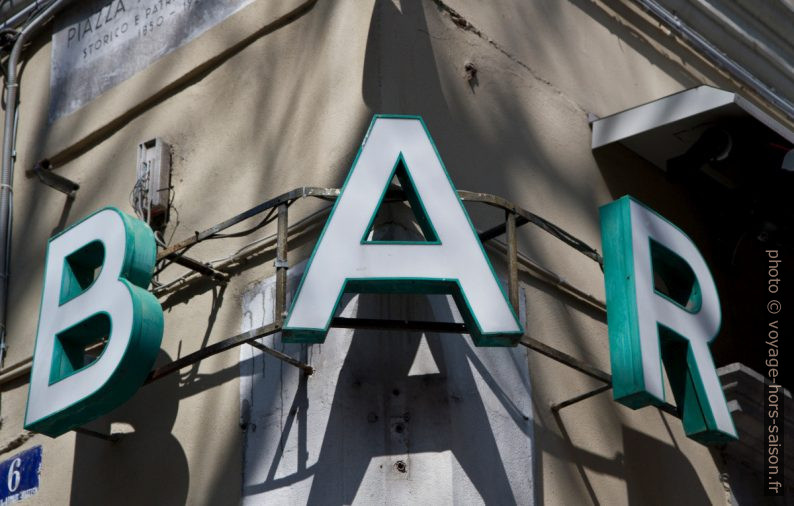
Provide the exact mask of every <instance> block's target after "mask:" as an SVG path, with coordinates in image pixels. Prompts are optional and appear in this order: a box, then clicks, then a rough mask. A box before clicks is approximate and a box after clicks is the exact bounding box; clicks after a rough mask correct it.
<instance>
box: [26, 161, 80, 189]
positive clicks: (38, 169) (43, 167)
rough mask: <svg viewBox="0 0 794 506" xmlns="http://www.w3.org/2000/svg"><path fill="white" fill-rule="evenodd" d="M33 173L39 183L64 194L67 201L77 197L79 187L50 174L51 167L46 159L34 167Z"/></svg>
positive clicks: (61, 177)
mask: <svg viewBox="0 0 794 506" xmlns="http://www.w3.org/2000/svg"><path fill="white" fill-rule="evenodd" d="M33 172H34V173H35V174H36V175H37V176H38V178H39V181H41V182H42V183H44V184H46V185H47V186H49V187H50V188H54V189H56V190H58V191H59V192H61V193H63V194H65V195H66V196H67V197H68V198H69V199H74V198H75V196H76V195H77V190H79V189H80V185H79V184H77V183H75V182H74V181H72V180H71V179H67V178H65V177H63V176H61V175H60V174H56V173H54V172H52V165H51V164H50V161H49V160H47V159H44V160H41V161H40V162H38V163H37V164H36V165H34V166H33Z"/></svg>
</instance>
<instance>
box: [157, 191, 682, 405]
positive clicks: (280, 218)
mask: <svg viewBox="0 0 794 506" xmlns="http://www.w3.org/2000/svg"><path fill="white" fill-rule="evenodd" d="M339 195H340V190H338V189H336V188H318V187H308V186H307V187H300V188H296V189H294V190H292V191H289V192H287V193H284V194H282V195H279V196H278V197H275V198H273V199H270V200H268V201H266V202H263V203H261V204H259V205H257V206H255V207H253V208H251V209H249V210H247V211H245V212H243V213H240V214H238V215H236V216H233V217H232V218H229V219H228V220H226V221H223V222H221V223H218V224H217V225H214V226H213V227H210V228H208V229H206V230H204V231H202V232H196V233H195V234H194V235H192V236H190V237H188V238H186V239H184V240H182V241H180V242H178V243H177V244H174V245H173V246H170V247H167V248H165V249H163V250H162V251H160V252H159V253H158V255H157V259H158V260H165V261H171V262H174V263H179V264H181V265H184V266H186V267H189V268H192V269H194V270H196V271H197V272H200V273H202V274H205V275H208V276H210V277H212V278H213V279H216V280H218V281H222V280H223V281H225V280H227V279H228V274H226V273H224V272H223V271H220V270H217V269H214V268H213V267H212V266H210V265H209V264H205V263H203V262H200V261H198V260H194V259H191V258H188V257H185V255H184V252H185V251H186V250H187V248H189V247H191V246H193V245H195V244H197V243H199V242H201V241H204V240H208V239H212V238H214V237H222V236H221V235H219V233H220V232H221V231H223V230H225V229H227V228H230V227H232V226H234V225H237V224H238V223H241V222H242V221H244V220H247V219H249V218H252V217H254V216H256V215H258V214H261V213H264V212H266V211H269V212H270V213H272V212H273V211H274V210H275V211H276V212H277V231H276V258H275V261H274V265H275V268H276V300H275V308H274V309H275V311H274V314H275V321H274V322H273V323H271V324H269V325H265V326H263V327H259V328H256V329H253V330H249V331H247V332H243V333H241V334H238V335H235V336H232V337H230V338H227V339H225V340H223V341H220V342H218V343H215V344H212V345H210V346H207V347H205V348H202V349H201V350H198V351H196V352H194V353H191V354H189V355H186V356H184V357H182V358H180V359H177V360H174V361H173V362H171V363H169V364H166V365H163V366H161V367H158V368H156V369H154V370H153V371H152V372H151V373H150V374H149V377H148V378H147V380H146V383H151V382H152V381H156V380H158V379H160V378H163V377H165V376H167V375H169V374H171V373H173V372H175V371H177V370H179V369H181V368H183V367H187V366H189V365H192V364H194V363H196V362H199V361H201V360H203V359H205V358H207V357H210V356H213V355H215V354H218V353H221V352H223V351H226V350H229V349H231V348H234V347H236V346H239V345H241V344H250V345H251V346H254V347H255V348H257V349H259V350H262V351H263V352H265V353H268V354H270V355H272V356H274V357H276V358H278V359H279V360H282V361H284V362H285V363H287V364H290V365H292V366H295V367H297V368H299V369H301V370H302V371H304V373H306V374H307V375H310V374H312V373H313V372H314V369H313V368H312V367H311V366H310V365H308V364H304V363H302V362H300V361H298V360H296V359H294V358H292V357H290V356H289V355H286V354H284V353H281V352H279V351H276V350H273V349H272V348H268V347H267V346H264V345H263V344H261V343H259V342H258V341H257V340H258V339H259V338H261V337H264V336H267V335H271V334H274V333H276V332H280V331H281V329H282V328H283V325H284V320H285V318H286V308H287V306H286V298H287V270H288V268H289V263H288V259H287V253H288V245H287V238H288V234H289V225H288V211H287V209H288V206H289V205H290V204H292V202H294V201H296V200H298V199H301V198H304V197H314V198H320V199H325V200H334V199H336V198H337V197H338V196H339ZM458 196H459V198H460V199H461V200H462V201H467V202H480V203H484V204H487V205H490V206H492V207H497V208H501V209H503V210H504V213H505V220H504V222H503V223H500V224H498V225H496V226H494V227H492V228H490V229H487V230H485V231H483V232H481V233H479V238H480V240H481V241H483V242H485V241H489V240H491V239H495V238H496V237H499V236H501V235H502V234H504V235H505V239H506V242H507V247H506V251H505V254H506V257H507V271H508V272H507V293H508V299H509V301H510V305H511V306H512V307H513V309H514V310H515V311H516V312H518V310H519V307H518V305H519V296H518V290H519V282H518V246H517V228H518V227H521V226H523V225H525V224H527V223H532V224H533V225H535V226H537V227H539V228H540V229H541V230H543V231H545V232H547V233H549V234H551V235H553V236H554V237H556V238H558V239H559V240H561V241H563V242H564V243H566V244H567V245H569V246H571V247H573V248H574V249H576V250H577V251H579V252H580V253H582V254H583V255H585V256H586V257H588V258H590V259H591V260H593V261H595V262H596V263H597V264H598V265H599V266H603V259H602V257H601V255H599V254H598V252H597V251H596V250H595V249H594V248H592V247H590V246H588V245H587V244H585V243H584V242H582V241H581V240H579V239H578V238H576V237H574V236H573V235H571V234H569V233H568V232H566V231H565V230H563V229H562V228H560V227H558V226H557V225H554V224H553V223H551V222H549V221H547V220H545V219H543V218H541V217H540V216H537V215H535V214H533V213H531V212H529V211H527V210H526V209H523V208H521V207H519V206H517V205H515V204H513V203H512V202H509V201H508V200H506V199H504V198H502V197H498V196H495V195H490V194H485V193H475V192H468V191H458ZM386 197H387V198H388V199H391V200H405V194H404V193H403V192H402V191H401V190H399V189H396V188H395V189H390V190H389V191H388V192H387V195H386ZM269 216H270V214H268V215H267V216H266V219H265V220H264V221H263V222H262V223H263V224H265V223H267V222H268V217H269ZM256 228H258V227H256ZM252 230H254V229H252ZM331 327H333V328H348V329H374V330H400V331H416V332H436V333H453V334H468V333H469V332H468V330H467V328H466V326H465V325H464V324H463V323H456V322H433V321H409V320H387V319H372V318H343V317H336V318H333V319H332V320H331ZM519 343H520V344H522V345H524V346H526V347H528V348H530V349H532V350H535V351H537V352H539V353H541V354H543V355H546V356H547V357H550V358H552V359H554V360H556V361H558V362H560V363H562V364H565V365H567V366H568V367H571V368H573V369H576V370H577V371H579V372H582V373H584V374H586V375H588V376H590V377H592V378H595V379H597V380H599V381H602V382H604V383H605V385H603V386H601V387H599V388H597V389H596V390H593V391H592V392H587V393H585V394H582V395H579V396H576V397H574V398H572V399H568V400H566V401H563V402H560V403H557V404H555V405H553V406H552V410H554V411H555V412H556V411H559V410H560V409H562V408H564V407H566V406H570V405H571V404H574V403H576V402H579V401H581V400H584V399H587V398H589V397H592V396H594V395H597V394H599V393H601V392H604V391H606V390H608V389H609V388H611V385H612V377H611V376H610V375H609V374H607V373H605V372H603V371H601V370H599V369H597V368H595V367H593V366H591V365H589V364H586V363H584V362H582V361H580V360H578V359H576V358H575V357H572V356H571V355H568V354H566V353H563V352H561V351H559V350H557V349H556V348H553V347H551V346H548V345H546V344H544V343H542V342H540V341H538V340H537V339H534V338H532V337H529V336H527V335H524V336H522V338H521V340H520V341H519ZM660 409H663V410H664V411H667V412H669V413H671V414H674V415H676V416H677V410H676V408H675V407H673V406H670V405H667V406H662V407H660Z"/></svg>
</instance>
